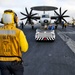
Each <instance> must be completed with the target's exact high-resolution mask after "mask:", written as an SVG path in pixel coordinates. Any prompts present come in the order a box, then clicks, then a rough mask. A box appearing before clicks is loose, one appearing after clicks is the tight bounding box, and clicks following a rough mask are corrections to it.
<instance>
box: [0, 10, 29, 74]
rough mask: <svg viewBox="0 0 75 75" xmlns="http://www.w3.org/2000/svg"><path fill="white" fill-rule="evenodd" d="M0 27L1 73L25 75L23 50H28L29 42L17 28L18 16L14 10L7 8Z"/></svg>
mask: <svg viewBox="0 0 75 75" xmlns="http://www.w3.org/2000/svg"><path fill="white" fill-rule="evenodd" d="M1 22H2V23H3V24H4V26H3V27H1V28H0V69H1V75H10V74H13V75H23V71H24V67H23V64H22V52H27V50H28V42H27V39H26V36H25V34H24V33H23V31H22V30H20V29H18V28H16V25H18V24H17V22H18V17H17V14H16V13H15V12H14V11H13V10H5V11H4V13H3V15H2V19H1Z"/></svg>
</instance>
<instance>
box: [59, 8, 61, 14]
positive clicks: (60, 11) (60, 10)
mask: <svg viewBox="0 0 75 75" xmlns="http://www.w3.org/2000/svg"><path fill="white" fill-rule="evenodd" d="M59 13H60V15H61V7H60V9H59Z"/></svg>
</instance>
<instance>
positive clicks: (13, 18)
mask: <svg viewBox="0 0 75 75" xmlns="http://www.w3.org/2000/svg"><path fill="white" fill-rule="evenodd" d="M1 22H2V23H3V24H14V23H17V22H18V17H17V14H16V13H15V12H14V11H13V10H5V11H4V13H3V15H2V18H1Z"/></svg>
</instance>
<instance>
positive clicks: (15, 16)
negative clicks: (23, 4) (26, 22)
mask: <svg viewBox="0 0 75 75" xmlns="http://www.w3.org/2000/svg"><path fill="white" fill-rule="evenodd" d="M5 12H9V13H14V23H17V22H18V17H17V14H16V13H15V12H14V11H13V10H5V11H4V13H5ZM1 23H3V18H1Z"/></svg>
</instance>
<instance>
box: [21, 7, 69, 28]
mask: <svg viewBox="0 0 75 75" xmlns="http://www.w3.org/2000/svg"><path fill="white" fill-rule="evenodd" d="M56 9H58V8H57V7H54V6H35V7H31V10H30V13H29V12H28V10H27V8H25V10H26V14H25V13H23V12H20V13H21V14H22V15H24V16H25V17H24V18H22V19H21V20H24V19H27V20H26V22H25V25H26V24H27V23H28V24H30V25H31V26H32V29H33V28H34V23H33V20H36V21H37V20H40V21H39V22H40V23H41V25H42V26H45V25H49V24H50V23H51V20H52V19H55V20H56V23H61V21H62V20H64V21H65V22H67V21H66V20H65V19H64V17H69V16H67V15H65V16H64V14H65V13H66V11H67V10H65V11H64V12H63V13H61V8H60V9H59V13H57V12H56V11H55V10H56ZM33 10H37V11H43V12H44V13H43V14H42V15H41V16H35V15H37V14H38V13H34V14H32V11H33ZM46 11H54V12H55V13H56V16H50V15H49V14H46V13H45V12H46Z"/></svg>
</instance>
